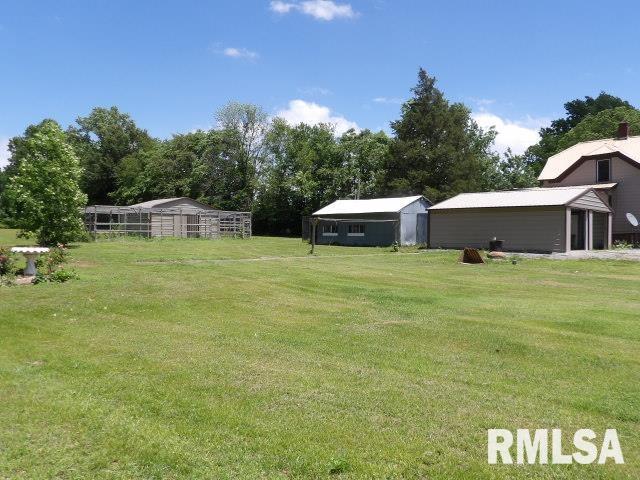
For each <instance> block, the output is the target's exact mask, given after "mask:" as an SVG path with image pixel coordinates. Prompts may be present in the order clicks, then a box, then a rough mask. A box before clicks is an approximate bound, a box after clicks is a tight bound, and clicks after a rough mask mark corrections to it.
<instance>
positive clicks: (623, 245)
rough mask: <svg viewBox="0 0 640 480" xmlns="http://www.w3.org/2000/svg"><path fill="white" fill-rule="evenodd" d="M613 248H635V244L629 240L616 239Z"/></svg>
mask: <svg viewBox="0 0 640 480" xmlns="http://www.w3.org/2000/svg"><path fill="white" fill-rule="evenodd" d="M613 248H615V249H616V250H628V249H631V248H633V244H632V243H629V242H627V241H626V240H616V241H615V242H613Z"/></svg>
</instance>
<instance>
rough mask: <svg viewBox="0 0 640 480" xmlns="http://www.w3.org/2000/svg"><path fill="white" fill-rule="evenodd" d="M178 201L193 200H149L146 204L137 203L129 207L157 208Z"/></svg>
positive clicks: (177, 198)
mask: <svg viewBox="0 0 640 480" xmlns="http://www.w3.org/2000/svg"><path fill="white" fill-rule="evenodd" d="M176 200H191V199H190V198H189V197H171V198H158V199H156V200H148V201H146V202H140V203H136V204H134V205H129V206H130V207H136V208H155V207H159V206H161V205H163V204H165V203H169V202H175V201H176Z"/></svg>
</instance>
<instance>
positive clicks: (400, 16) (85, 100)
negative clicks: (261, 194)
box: [0, 0, 640, 163]
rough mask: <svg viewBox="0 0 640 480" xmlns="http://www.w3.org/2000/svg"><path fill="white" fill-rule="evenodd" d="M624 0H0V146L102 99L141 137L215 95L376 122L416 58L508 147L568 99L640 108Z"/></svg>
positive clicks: (209, 111)
mask: <svg viewBox="0 0 640 480" xmlns="http://www.w3.org/2000/svg"><path fill="white" fill-rule="evenodd" d="M638 18H640V4H638V3H637V2H625V1H617V2H612V3H608V2H601V1H600V2H596V1H587V0H583V1H558V0H556V1H545V0H537V1H530V2H524V1H518V0H511V1H483V0H468V1H465V0H461V1H458V2H451V1H426V0H425V1H391V0H337V1H335V2H331V1H327V0H308V1H305V0H301V1H296V0H282V1H276V2H272V1H269V0H264V1H263V0H253V1H233V2H232V1H222V0H220V1H204V0H201V1H191V0H186V1H185V0H183V1H160V0H155V1H142V0H138V1H130V0H129V1H124V0H122V1H121V0H93V1H80V0H74V1H65V0H58V1H55V2H51V1H45V0H42V1H29V0H23V1H17V0H15V1H12V0H0V69H1V70H0V71H1V74H0V163H1V162H2V161H3V160H4V159H6V153H5V150H4V147H3V144H6V141H7V139H8V138H9V137H11V136H13V135H16V134H19V133H21V132H22V131H23V130H24V128H25V127H26V126H27V125H28V124H30V123H35V122H38V121H40V120H41V119H43V118H45V117H51V118H55V119H56V120H58V121H59V122H61V123H62V124H63V125H64V126H67V125H68V124H70V123H72V122H73V120H74V119H75V118H76V117H77V116H79V115H86V114H87V113H88V112H89V111H90V110H91V109H92V108H93V107H95V106H111V105H117V106H118V107H120V108H121V109H122V110H123V111H126V112H128V113H130V114H131V115H132V116H133V118H134V119H135V120H136V122H137V123H138V124H139V125H140V126H141V127H143V128H146V129H147V130H148V131H149V132H150V133H151V134H152V135H155V136H158V137H168V136H170V135H171V134H172V133H176V132H186V131H190V130H194V129H196V128H205V127H209V126H211V125H212V124H213V114H214V112H215V111H216V110H217V109H218V108H219V107H220V106H222V105H223V104H225V103H226V102H227V101H229V100H238V101H244V102H254V103H259V104H261V105H262V106H263V107H264V108H265V109H266V111H267V112H268V113H270V114H273V115H276V114H281V115H283V116H285V118H287V119H289V120H291V121H299V120H304V121H308V122H317V121H332V122H334V123H336V125H337V128H338V130H340V129H345V128H348V127H349V126H357V127H359V128H371V129H381V128H383V129H387V130H388V128H389V127H388V126H389V122H390V121H392V120H394V119H396V118H397V117H398V114H399V107H400V105H399V104H400V102H401V101H403V100H405V99H407V98H408V97H409V95H410V92H409V89H410V88H411V87H412V86H413V85H414V84H415V82H416V73H417V70H418V67H420V66H422V67H424V68H425V69H426V70H427V71H428V72H429V73H430V74H433V75H435V76H436V77H437V78H438V85H439V87H440V88H441V89H443V90H444V92H445V94H446V95H447V97H448V98H449V99H451V100H454V101H462V102H464V103H466V104H467V105H468V106H469V107H470V108H471V109H472V110H473V112H474V115H475V116H476V118H477V120H478V122H479V123H480V124H481V125H484V126H488V125H491V124H493V125H496V127H497V129H498V131H499V133H500V135H499V138H498V140H499V141H498V145H496V148H497V149H503V148H505V146H507V145H510V146H512V147H514V148H515V150H517V151H520V150H522V149H523V148H525V147H526V145H527V144H529V143H531V142H534V141H535V139H536V133H535V132H536V131H537V129H538V128H539V127H540V126H541V125H544V124H545V123H546V122H548V121H549V120H550V119H553V118H556V117H558V116H560V115H561V114H562V111H563V109H562V105H563V103H564V102H566V101H567V100H570V99H573V98H576V97H582V96H584V95H597V94H598V92H599V91H601V90H606V91H607V92H610V93H613V94H615V95H619V96H621V97H623V98H625V99H627V100H629V101H631V102H632V103H633V104H635V105H640V89H639V88H638V87H639V86H640V55H638V52H639V51H640V48H639V47H640V45H639V44H640V37H639V36H638V35H637V19H638Z"/></svg>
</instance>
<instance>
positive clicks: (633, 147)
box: [538, 136, 640, 180]
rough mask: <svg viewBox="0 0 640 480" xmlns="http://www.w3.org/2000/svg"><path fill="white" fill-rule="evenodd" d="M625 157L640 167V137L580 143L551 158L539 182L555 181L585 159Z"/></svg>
mask: <svg viewBox="0 0 640 480" xmlns="http://www.w3.org/2000/svg"><path fill="white" fill-rule="evenodd" d="M608 155H610V156H612V157H615V156H616V155H620V156H624V157H626V158H628V159H629V160H631V161H632V162H635V163H636V164H638V166H640V136H635V137H627V138H622V139H617V138H607V139H604V140H592V141H590V142H580V143H577V144H575V145H574V146H572V147H569V148H567V149H566V150H563V151H561V152H559V153H556V154H555V155H553V156H551V157H549V159H548V160H547V163H546V164H545V166H544V168H543V169H542V172H541V173H540V175H539V176H538V180H554V179H556V178H558V177H559V176H560V175H562V174H563V173H564V172H565V171H567V170H568V169H569V168H571V167H572V166H573V165H574V164H575V163H577V162H578V161H580V160H581V159H582V158H584V157H595V156H608Z"/></svg>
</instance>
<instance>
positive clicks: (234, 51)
mask: <svg viewBox="0 0 640 480" xmlns="http://www.w3.org/2000/svg"><path fill="white" fill-rule="evenodd" d="M222 54H223V55H224V56H226V57H231V58H246V59H248V60H255V59H256V58H258V56H259V55H258V54H257V53H256V52H253V51H251V50H247V49H246V48H236V47H227V48H225V49H223V50H222Z"/></svg>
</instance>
